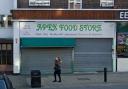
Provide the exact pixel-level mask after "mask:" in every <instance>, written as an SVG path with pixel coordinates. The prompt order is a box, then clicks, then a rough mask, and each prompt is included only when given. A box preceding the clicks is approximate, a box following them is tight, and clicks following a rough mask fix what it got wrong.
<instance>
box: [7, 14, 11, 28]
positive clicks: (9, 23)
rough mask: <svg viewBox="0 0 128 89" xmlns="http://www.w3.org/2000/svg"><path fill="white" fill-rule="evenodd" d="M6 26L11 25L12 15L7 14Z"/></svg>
mask: <svg viewBox="0 0 128 89" xmlns="http://www.w3.org/2000/svg"><path fill="white" fill-rule="evenodd" d="M8 26H9V27H12V16H11V15H9V16H8Z"/></svg>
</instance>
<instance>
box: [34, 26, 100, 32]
mask: <svg viewBox="0 0 128 89" xmlns="http://www.w3.org/2000/svg"><path fill="white" fill-rule="evenodd" d="M36 30H37V31H46V30H47V31H67V32H68V31H89V32H90V31H92V32H99V31H102V25H101V24H37V25H36Z"/></svg>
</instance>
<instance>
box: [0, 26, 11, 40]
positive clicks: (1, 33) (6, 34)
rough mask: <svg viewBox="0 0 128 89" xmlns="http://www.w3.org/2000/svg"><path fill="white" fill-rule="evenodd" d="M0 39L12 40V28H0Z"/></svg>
mask: <svg viewBox="0 0 128 89" xmlns="http://www.w3.org/2000/svg"><path fill="white" fill-rule="evenodd" d="M0 38H13V28H0Z"/></svg>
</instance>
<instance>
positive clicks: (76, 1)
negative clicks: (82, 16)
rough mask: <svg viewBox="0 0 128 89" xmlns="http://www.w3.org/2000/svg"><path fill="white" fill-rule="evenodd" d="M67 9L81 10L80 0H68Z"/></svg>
mask: <svg viewBox="0 0 128 89" xmlns="http://www.w3.org/2000/svg"><path fill="white" fill-rule="evenodd" d="M69 9H82V0H69Z"/></svg>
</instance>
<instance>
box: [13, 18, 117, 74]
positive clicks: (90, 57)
mask: <svg viewBox="0 0 128 89" xmlns="http://www.w3.org/2000/svg"><path fill="white" fill-rule="evenodd" d="M14 25H15V28H16V29H18V30H16V31H15V32H16V33H17V34H16V35H15V37H14V38H15V40H14V45H15V48H14V50H15V52H16V51H17V52H16V54H17V55H16V54H15V55H14V60H15V57H17V58H19V59H18V60H16V61H14V71H15V72H16V71H17V73H21V74H29V73H30V71H31V70H37V69H39V70H40V71H41V72H42V73H44V74H45V73H46V74H47V73H53V64H54V59H55V57H56V56H60V57H61V58H62V61H63V62H62V73H74V72H97V71H102V70H103V68H104V67H107V68H108V70H109V71H113V69H114V62H113V61H114V59H115V57H114V56H115V54H114V51H115V47H116V46H114V44H115V33H116V24H115V23H114V22H86V21H68V20H67V21H41V22H38V21H35V22H15V24H14Z"/></svg>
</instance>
